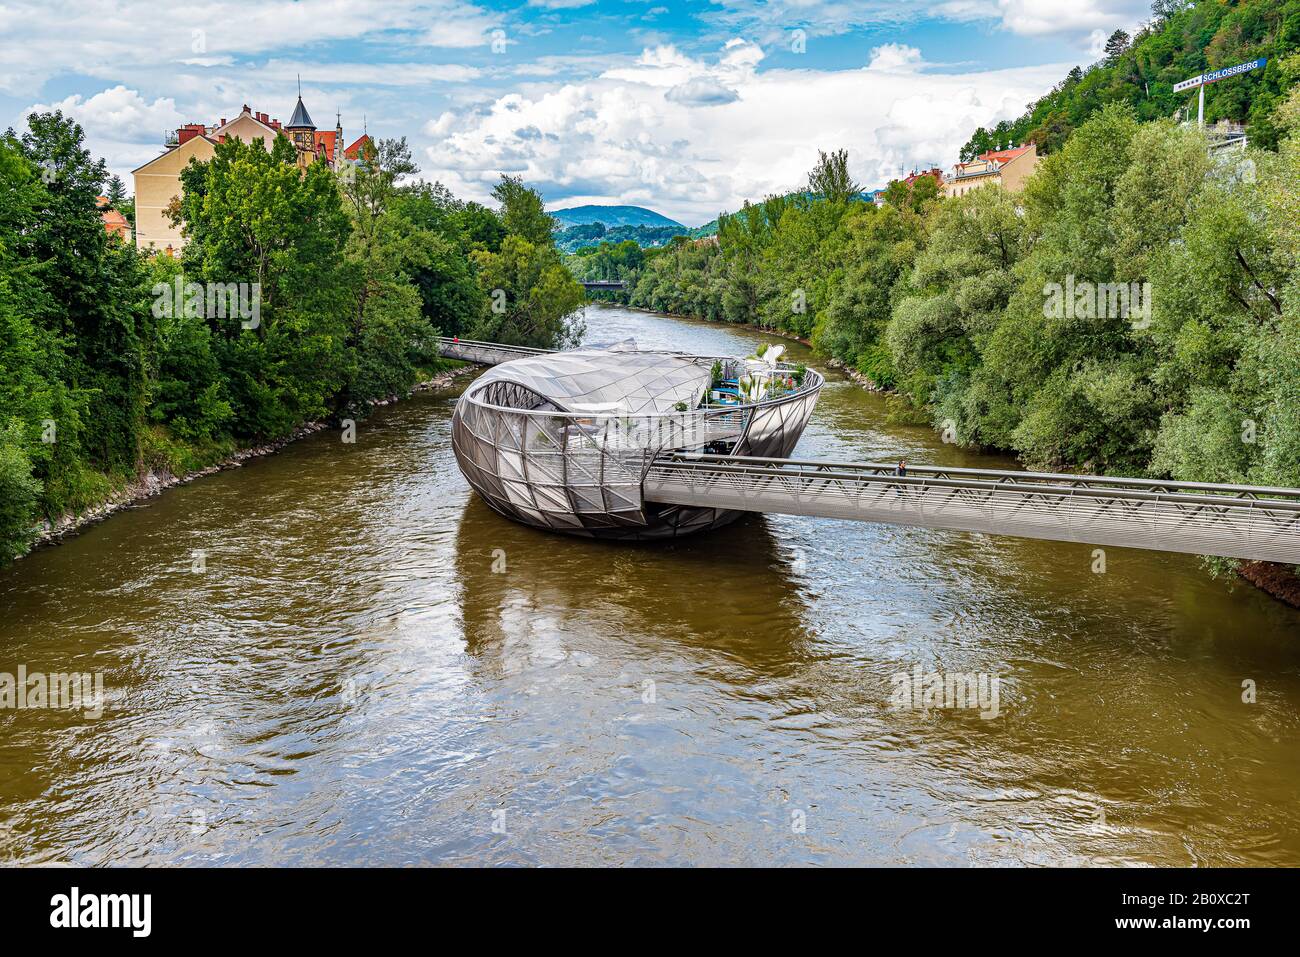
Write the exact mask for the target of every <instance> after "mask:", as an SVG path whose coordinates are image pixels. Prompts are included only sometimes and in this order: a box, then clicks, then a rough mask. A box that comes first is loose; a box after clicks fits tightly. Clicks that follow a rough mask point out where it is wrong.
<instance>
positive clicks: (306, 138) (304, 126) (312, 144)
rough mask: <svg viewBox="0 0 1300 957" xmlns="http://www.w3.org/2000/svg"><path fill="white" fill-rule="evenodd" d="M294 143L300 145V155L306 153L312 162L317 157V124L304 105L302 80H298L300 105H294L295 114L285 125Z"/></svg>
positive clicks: (285, 129)
mask: <svg viewBox="0 0 1300 957" xmlns="http://www.w3.org/2000/svg"><path fill="white" fill-rule="evenodd" d="M284 131H285V133H287V134H288V135H289V139H290V141H292V143H293V145H294V146H296V147H298V153H299V155H301V154H303V153H306V154H307V156H306V160H307V162H308V163H310V162H311V161H312V160H313V159H315V158H316V124H315V123H313V122H312V121H311V116H310V115H309V114H308V113H307V107H305V106H303V105H302V81H299V82H298V105H297V106H296V107H294V110H293V116H292V117H291V118H290V119H289V122H288V123H287V124H286V125H285V127H284Z"/></svg>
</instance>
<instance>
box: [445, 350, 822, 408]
mask: <svg viewBox="0 0 1300 957" xmlns="http://www.w3.org/2000/svg"><path fill="white" fill-rule="evenodd" d="M671 354H673V355H685V353H671ZM691 358H697V359H714V358H730V357H728V356H718V357H715V356H692V357H691ZM776 368H777V369H778V370H780V371H785V372H793V371H795V367H794V366H789V367H785V366H777V367H776ZM824 382H825V379H824V378H823V376H822V375H821V373H819V372H817V371H815V370H813V369H807V368H805V369H804V380H803V382H802V383H800V385H799V386H798V388H796V389H793V390H792V391H790V392H786V393H785V394H784V395H779V396H776V397H775V398H771V399H760V400H759V401H758V402H742V403H737V404H736V405H726V406H715V407H710V408H695V409H687V410H686V411H685V412H682V411H677V410H673V411H669V412H570V411H568V410H567V409H550V410H547V409H517V408H515V407H513V406H509V405H494V404H493V403H491V402H487V401H485V400H483V399H482V398H480V397H479V395H478V392H479V391H482V389H476V388H475V387H474V386H473V385H471V386H470V388H469V389H468V390H466V391H465V392H464V393H463V394H462V396H461V399H462V400H463V401H465V402H471V403H473V404H474V405H476V406H478V407H479V408H482V409H491V410H492V411H494V412H509V413H511V414H512V415H530V416H545V417H547V418H571V419H600V420H604V419H610V420H614V419H638V420H639V419H673V418H678V417H691V418H703V419H710V418H718V417H720V416H724V415H734V414H735V413H737V412H748V411H751V410H753V409H761V408H765V407H768V406H772V405H776V404H778V403H781V402H788V401H789V400H790V399H794V398H798V397H799V396H803V395H807V394H808V393H809V392H812V391H815V390H816V389H820V388H821V387H822V385H823V384H824ZM494 384H496V383H495V382H488V383H485V384H484V385H483V386H482V388H483V389H486V388H489V387H490V386H492V385H494ZM521 388H522V387H521ZM529 391H531V390H529ZM534 394H536V393H534ZM539 398H543V399H545V398H546V396H539ZM548 401H549V400H548Z"/></svg>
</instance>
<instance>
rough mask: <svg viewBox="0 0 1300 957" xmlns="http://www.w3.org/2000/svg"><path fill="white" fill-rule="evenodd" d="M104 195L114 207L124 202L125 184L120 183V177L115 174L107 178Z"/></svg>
mask: <svg viewBox="0 0 1300 957" xmlns="http://www.w3.org/2000/svg"><path fill="white" fill-rule="evenodd" d="M104 197H105V198H106V199H107V200H108V203H109V205H110V206H112V207H114V208H117V207H119V206H121V205H122V204H123V203H124V202H126V186H125V185H124V184H123V183H122V177H120V176H116V175H115V176H112V177H111V178H110V179H109V181H108V186H107V187H105V189H104Z"/></svg>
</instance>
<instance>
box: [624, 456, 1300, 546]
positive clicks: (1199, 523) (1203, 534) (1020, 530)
mask: <svg viewBox="0 0 1300 957" xmlns="http://www.w3.org/2000/svg"><path fill="white" fill-rule="evenodd" d="M644 495H645V498H646V500H647V501H652V502H659V503H661V504H665V505H694V506H701V507H712V508H728V509H739V510H742V511H749V512H779V513H784V514H789V515H814V516H821V517H825V518H839V519H854V520H858V521H864V522H883V523H887V524H894V525H922V526H926V527H928V528H945V529H954V530H958V531H966V532H985V533H988V534H992V535H1011V536H1017V537H1021V538H1041V539H1049V540H1052V541H1066V542H1080V543H1086V544H1089V545H1111V546H1122V547H1126V548H1147V549H1155V550H1159V551H1168V552H1187V553H1191V554H1196V555H1220V556H1223V557H1227V558H1241V559H1247V560H1257V561H1273V562H1284V563H1293V564H1294V563H1300V489H1285V488H1258V487H1253V486H1238V485H1213V484H1207V483H1198V482H1186V483H1171V482H1164V481H1159V480H1153V479H1133V478H1110V477H1106V476H1080V475H1058V474H1050V473H1040V472H1003V471H997V470H992V469H970V468H941V467H933V466H918V467H908V469H907V474H906V475H905V476H902V477H900V476H897V475H895V474H894V467H893V466H891V465H883V464H874V463H857V462H818V461H799V460H793V459H756V458H740V457H733V456H708V455H701V456H685V455H677V456H670V457H664V458H659V459H656V460H655V461H654V462H653V463H651V465H650V467H649V469H648V470H647V473H646V478H645V484H644Z"/></svg>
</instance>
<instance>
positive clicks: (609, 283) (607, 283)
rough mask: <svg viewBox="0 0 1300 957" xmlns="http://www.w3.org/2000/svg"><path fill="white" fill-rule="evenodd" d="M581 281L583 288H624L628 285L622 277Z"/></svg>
mask: <svg viewBox="0 0 1300 957" xmlns="http://www.w3.org/2000/svg"><path fill="white" fill-rule="evenodd" d="M579 281H580V282H582V286H583V288H584V289H588V290H591V289H622V288H623V287H624V286H626V285H627V283H625V282H624V281H623V280H622V279H593V280H591V281H590V282H588V281H585V280H579Z"/></svg>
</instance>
